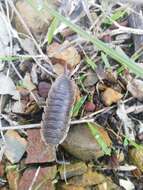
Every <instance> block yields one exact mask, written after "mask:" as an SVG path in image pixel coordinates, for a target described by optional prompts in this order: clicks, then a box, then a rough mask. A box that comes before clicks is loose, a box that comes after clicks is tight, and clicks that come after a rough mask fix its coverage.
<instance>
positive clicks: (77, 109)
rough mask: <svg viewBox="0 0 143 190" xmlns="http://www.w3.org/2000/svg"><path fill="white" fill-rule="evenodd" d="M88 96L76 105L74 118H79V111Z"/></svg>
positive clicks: (73, 111) (73, 112) (73, 113)
mask: <svg viewBox="0 0 143 190" xmlns="http://www.w3.org/2000/svg"><path fill="white" fill-rule="evenodd" d="M86 98H87V96H84V97H81V98H80V100H79V101H78V102H77V103H76V104H75V106H74V107H73V110H72V116H77V115H78V113H79V110H80V109H81V107H82V105H83V104H84V102H85V100H86Z"/></svg>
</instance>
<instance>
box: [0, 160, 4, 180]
mask: <svg viewBox="0 0 143 190" xmlns="http://www.w3.org/2000/svg"><path fill="white" fill-rule="evenodd" d="M3 175H4V164H3V163H2V162H0V177H3Z"/></svg>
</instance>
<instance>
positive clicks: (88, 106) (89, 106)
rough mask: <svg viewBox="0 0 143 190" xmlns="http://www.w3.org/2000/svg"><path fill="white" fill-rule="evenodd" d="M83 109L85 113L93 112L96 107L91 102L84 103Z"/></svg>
mask: <svg viewBox="0 0 143 190" xmlns="http://www.w3.org/2000/svg"><path fill="white" fill-rule="evenodd" d="M84 109H85V111H87V112H94V111H95V109H96V106H95V104H94V103H93V102H86V104H85V106H84Z"/></svg>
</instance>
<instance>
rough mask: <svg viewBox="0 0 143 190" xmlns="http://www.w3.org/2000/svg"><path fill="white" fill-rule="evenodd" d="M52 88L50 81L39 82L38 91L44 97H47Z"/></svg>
mask: <svg viewBox="0 0 143 190" xmlns="http://www.w3.org/2000/svg"><path fill="white" fill-rule="evenodd" d="M50 88H51V84H50V83H47V82H44V81H42V82H40V83H39V84H38V92H39V94H40V96H41V97H43V98H47V97H48V92H49V90H50Z"/></svg>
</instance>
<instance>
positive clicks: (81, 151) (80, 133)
mask: <svg viewBox="0 0 143 190" xmlns="http://www.w3.org/2000/svg"><path fill="white" fill-rule="evenodd" d="M95 127H97V126H96V125H95ZM98 131H99V133H100V135H101V137H102V138H103V139H104V141H105V143H106V144H107V146H111V140H110V138H109V136H108V134H107V132H106V131H105V129H104V128H102V127H100V128H98ZM62 146H63V147H64V148H65V150H66V151H67V152H69V153H70V154H72V155H73V156H75V157H77V158H79V159H81V160H84V161H89V160H96V159H98V158H100V157H102V156H103V155H104V152H103V151H102V150H101V147H100V146H99V144H98V143H97V141H96V139H95V137H94V136H93V135H92V134H91V131H90V129H89V128H88V127H87V126H86V124H81V125H75V126H71V127H70V130H69V133H68V136H67V138H66V139H65V141H64V142H63V144H62Z"/></svg>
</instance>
